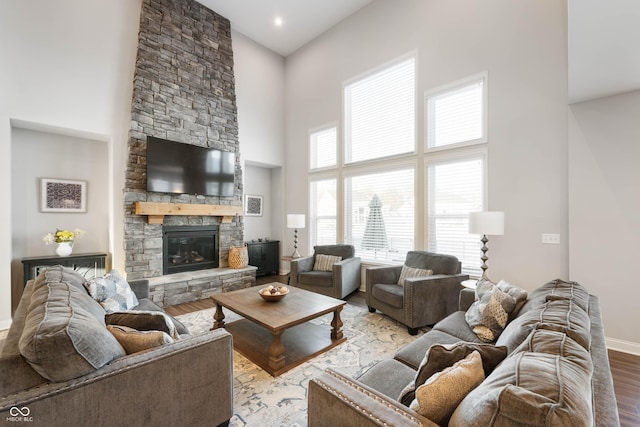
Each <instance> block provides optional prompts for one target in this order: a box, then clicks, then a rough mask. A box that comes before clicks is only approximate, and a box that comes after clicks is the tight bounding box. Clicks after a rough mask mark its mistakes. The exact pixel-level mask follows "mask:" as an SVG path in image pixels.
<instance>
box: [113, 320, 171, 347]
mask: <svg viewBox="0 0 640 427" xmlns="http://www.w3.org/2000/svg"><path fill="white" fill-rule="evenodd" d="M107 330H108V331H109V332H111V333H112V334H113V336H114V337H116V339H117V340H118V342H119V343H120V345H121V346H122V348H124V350H125V351H126V352H127V354H132V353H137V352H139V351H143V350H147V349H150V348H154V347H159V346H161V345H163V344H171V343H172V342H173V338H171V337H170V336H169V335H167V334H166V333H165V332H162V331H138V330H136V329H133V328H128V327H126V326H119V325H108V326H107Z"/></svg>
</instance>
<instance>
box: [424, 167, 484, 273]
mask: <svg viewBox="0 0 640 427" xmlns="http://www.w3.org/2000/svg"><path fill="white" fill-rule="evenodd" d="M483 171H484V156H481V155H474V156H470V157H468V158H465V159H461V160H455V161H442V162H433V163H430V164H428V165H427V186H428V187H427V188H428V190H427V191H428V194H429V197H428V200H427V205H428V207H429V209H428V236H429V241H428V245H429V250H430V251H432V252H438V253H443V254H451V255H455V256H457V257H458V259H459V260H460V261H461V262H462V266H463V270H464V273H466V274H472V275H474V276H477V275H480V274H481V272H480V254H479V252H478V237H477V236H475V235H470V234H469V231H468V230H469V212H475V211H481V210H482V207H483V194H484V188H483V182H484V179H483V174H484V172H483Z"/></svg>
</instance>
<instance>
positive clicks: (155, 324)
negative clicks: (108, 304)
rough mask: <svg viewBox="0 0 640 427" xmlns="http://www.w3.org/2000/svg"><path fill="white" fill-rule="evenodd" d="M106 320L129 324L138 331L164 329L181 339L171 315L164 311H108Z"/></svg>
mask: <svg viewBox="0 0 640 427" xmlns="http://www.w3.org/2000/svg"><path fill="white" fill-rule="evenodd" d="M104 320H105V322H106V324H107V325H120V326H128V327H129V328H133V329H137V330H138V331H162V332H165V333H166V334H168V335H169V336H170V337H171V338H173V339H174V340H178V339H180V335H178V332H177V330H176V326H175V325H174V324H173V321H172V320H171V317H169V315H168V314H166V313H164V312H162V311H142V310H130V311H116V312H113V313H107V315H106V316H105V317H104Z"/></svg>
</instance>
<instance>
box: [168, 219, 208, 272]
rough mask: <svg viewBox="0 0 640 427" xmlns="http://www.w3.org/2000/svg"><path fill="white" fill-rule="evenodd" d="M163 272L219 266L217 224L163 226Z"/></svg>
mask: <svg viewBox="0 0 640 427" xmlns="http://www.w3.org/2000/svg"><path fill="white" fill-rule="evenodd" d="M162 235H163V239H162V241H163V260H164V268H163V274H171V273H179V272H183V271H193V270H203V269H207V268H216V267H218V227H217V226H175V227H174V226H171V227H163V229H162Z"/></svg>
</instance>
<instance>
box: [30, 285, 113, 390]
mask: <svg viewBox="0 0 640 427" xmlns="http://www.w3.org/2000/svg"><path fill="white" fill-rule="evenodd" d="M19 348H20V353H21V354H22V356H24V358H25V359H26V360H27V362H28V363H29V364H30V365H31V367H33V369H34V370H35V371H36V372H38V373H39V374H40V375H42V376H43V377H44V378H47V379H48V380H50V381H67V380H70V379H72V378H77V377H80V376H82V375H86V374H88V373H91V372H93V371H95V370H96V369H98V368H100V367H102V366H104V365H105V364H107V363H109V362H111V361H112V360H114V359H117V358H119V357H122V356H124V355H125V354H126V353H125V350H124V349H123V348H122V346H121V345H120V344H118V341H117V340H116V339H115V338H114V337H113V335H111V334H110V333H109V331H107V328H106V327H105V323H104V310H103V309H102V307H100V305H99V304H98V303H97V302H96V301H94V300H93V299H92V298H91V297H90V296H89V295H87V293H86V291H82V290H80V289H78V288H76V287H75V286H73V285H71V284H69V283H66V282H51V283H47V284H45V285H42V286H40V287H39V288H38V289H35V290H34V291H33V294H32V296H31V304H30V306H29V309H28V312H27V315H26V319H25V327H24V329H23V331H22V336H21V337H20V341H19Z"/></svg>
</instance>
